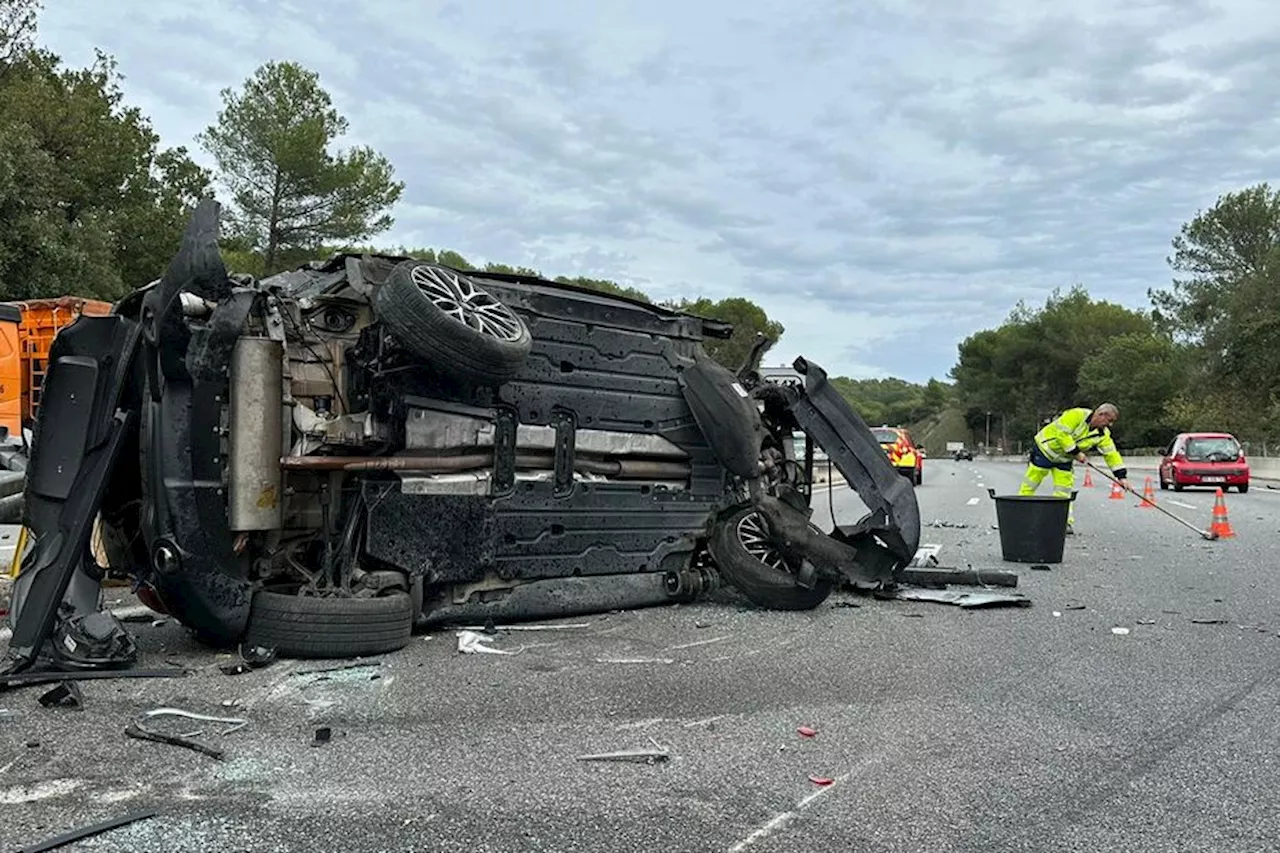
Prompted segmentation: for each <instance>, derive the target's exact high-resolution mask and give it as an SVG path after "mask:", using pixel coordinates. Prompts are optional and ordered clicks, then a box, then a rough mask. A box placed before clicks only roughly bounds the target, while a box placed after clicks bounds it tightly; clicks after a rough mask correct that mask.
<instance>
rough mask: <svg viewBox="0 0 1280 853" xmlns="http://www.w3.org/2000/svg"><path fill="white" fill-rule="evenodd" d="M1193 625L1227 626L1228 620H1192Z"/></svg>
mask: <svg viewBox="0 0 1280 853" xmlns="http://www.w3.org/2000/svg"><path fill="white" fill-rule="evenodd" d="M1191 624H1192V625H1225V624H1227V620H1226V619H1192V620H1191Z"/></svg>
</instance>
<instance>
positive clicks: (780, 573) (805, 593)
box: [707, 506, 831, 610]
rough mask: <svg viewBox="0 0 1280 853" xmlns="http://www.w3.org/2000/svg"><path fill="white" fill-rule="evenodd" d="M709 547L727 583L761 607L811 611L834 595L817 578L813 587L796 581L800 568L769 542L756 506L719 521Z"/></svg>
mask: <svg viewBox="0 0 1280 853" xmlns="http://www.w3.org/2000/svg"><path fill="white" fill-rule="evenodd" d="M707 546H708V549H709V550H710V551H711V556H712V557H713V558H714V559H715V562H716V567H717V568H719V569H720V573H721V574H722V575H724V577H725V580H727V581H728V582H729V583H731V584H732V585H733V586H734V587H735V588H736V589H737V590H738V591H739V592H741V593H742V594H743V595H744V596H746V598H747V599H748V600H749V601H751V602H752V603H753V604H757V605H759V606H760V607H767V608H769V609H770V610H812V609H813V608H815V607H817V606H818V605H819V604H821V603H822V602H824V601H826V599H827V596H829V595H831V582H830V581H827V580H822V579H815V581H814V585H813V587H812V588H805V587H803V586H800V584H799V583H797V582H796V571H797V569H798V568H799V566H798V565H795V561H794V560H789V559H788V558H787V557H785V556H784V555H783V554H782V553H781V552H780V551H778V549H777V548H776V547H775V546H774V544H773V543H772V542H770V541H769V535H768V531H767V530H766V528H765V521H764V518H763V517H762V516H761V515H760V512H759V511H758V510H756V509H755V507H752V506H743V507H739V508H738V509H737V510H735V511H734V512H732V513H731V514H729V515H728V516H727V517H726V518H724V519H722V520H720V521H719V522H717V523H716V526H715V529H714V530H713V531H712V533H711V539H710V541H709V542H708V543H707Z"/></svg>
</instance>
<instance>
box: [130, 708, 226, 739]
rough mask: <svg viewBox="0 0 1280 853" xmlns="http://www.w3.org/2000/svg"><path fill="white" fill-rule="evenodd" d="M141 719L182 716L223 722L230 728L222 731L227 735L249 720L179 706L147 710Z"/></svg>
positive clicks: (210, 721) (203, 720) (205, 721)
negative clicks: (198, 712)
mask: <svg viewBox="0 0 1280 853" xmlns="http://www.w3.org/2000/svg"><path fill="white" fill-rule="evenodd" d="M142 716H143V719H147V720H154V719H155V718H156V717H182V718H184V719H187V720H199V721H201V722H204V723H225V724H227V725H229V726H230V727H231V728H229V729H227V730H225V731H224V732H222V734H224V735H229V734H231V733H232V732H238V731H240V730H241V729H243V728H244V727H245V726H247V725H249V721H248V720H246V719H243V718H242V717H213V716H210V715H208V714H197V713H194V712H192V711H184V710H182V709H181V708H156V709H154V710H151V711H147V712H146V713H145V714H143V715H142Z"/></svg>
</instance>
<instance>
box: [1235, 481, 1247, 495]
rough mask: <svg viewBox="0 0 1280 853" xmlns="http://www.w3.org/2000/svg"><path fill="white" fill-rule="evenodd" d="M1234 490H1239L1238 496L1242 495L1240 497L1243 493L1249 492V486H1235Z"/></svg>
mask: <svg viewBox="0 0 1280 853" xmlns="http://www.w3.org/2000/svg"><path fill="white" fill-rule="evenodd" d="M1236 488H1237V489H1239V490H1240V494H1242V495H1243V494H1244V493H1245V492H1247V491H1249V484H1248V483H1245V484H1244V485H1241V486H1236Z"/></svg>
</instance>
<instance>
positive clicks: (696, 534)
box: [3, 201, 920, 672]
mask: <svg viewBox="0 0 1280 853" xmlns="http://www.w3.org/2000/svg"><path fill="white" fill-rule="evenodd" d="M217 238H218V207H217V205H216V204H215V203H214V202H211V201H210V202H205V203H203V204H202V205H201V206H200V207H198V208H197V209H196V210H195V212H194V213H193V215H192V218H191V221H190V223H189V226H188V229H187V232H186V234H185V235H184V238H183V243H182V246H181V248H180V249H179V251H178V252H177V254H176V255H175V256H174V258H173V259H172V261H171V263H170V265H169V267H168V269H167V270H166V272H165V274H164V276H163V277H162V278H160V279H159V280H157V281H155V282H153V283H151V284H149V285H147V286H146V287H143V288H140V289H139V290H137V291H135V292H134V293H132V294H130V295H129V296H127V297H125V298H124V299H123V300H121V301H120V302H119V303H117V305H116V306H115V308H114V309H113V312H112V314H111V315H110V316H103V317H92V316H82V317H81V318H80V319H79V320H77V321H76V322H75V323H74V324H73V325H72V326H70V327H68V328H66V329H65V330H63V331H62V332H61V333H60V334H59V336H58V338H57V339H56V341H55V343H54V348H53V350H52V351H51V353H50V366H49V373H48V376H47V378H46V380H45V386H44V391H43V403H42V406H41V408H40V412H39V417H38V420H37V423H36V427H35V438H34V442H33V446H32V451H31V459H30V462H29V465H28V479H27V485H26V493H25V511H24V518H23V524H24V526H25V527H26V528H27V531H28V533H29V537H28V541H29V547H28V548H27V549H26V551H25V553H24V554H23V555H22V557H21V559H22V563H21V572H20V574H19V576H18V578H17V580H16V581H15V585H14V597H13V604H12V607H11V613H10V624H11V625H12V628H13V639H12V642H11V645H10V649H9V654H8V658H7V659H6V661H5V663H4V665H3V666H4V670H5V671H6V672H17V671H20V670H22V669H26V668H29V667H31V666H33V665H34V664H36V663H37V661H39V660H44V661H46V662H47V663H49V664H50V665H51V666H54V667H55V668H82V669H92V668H101V667H120V666H128V665H130V664H132V663H133V662H134V660H135V659H136V648H135V647H134V645H133V643H132V641H131V639H130V637H129V635H128V633H127V631H125V629H124V627H123V626H122V625H120V624H119V623H118V622H116V621H115V619H114V617H112V616H111V614H110V613H109V612H108V611H105V610H103V608H102V606H101V600H102V595H101V582H102V578H103V574H104V571H106V570H108V569H110V570H111V571H112V572H115V573H120V574H123V575H126V576H128V577H129V578H130V579H131V581H132V583H133V585H134V588H135V590H136V592H137V594H138V596H139V598H140V599H141V600H142V601H143V602H144V603H146V604H147V605H148V606H149V607H151V608H152V609H154V610H156V611H158V612H160V613H168V614H172V615H173V616H174V617H175V618H176V619H178V620H179V621H180V622H182V624H184V625H186V626H187V627H188V628H190V629H192V630H193V631H194V632H195V634H196V636H197V637H199V638H201V639H202V640H204V641H205V642H208V643H210V644H214V645H218V646H231V645H235V644H241V645H250V646H259V647H267V648H272V649H275V650H278V652H279V653H280V654H281V655H286V656H295V657H348V656H353V655H360V654H372V653H378V652H384V651H391V650H394V649H397V648H400V647H402V646H403V645H404V644H405V643H407V642H408V641H409V638H410V635H411V632H412V631H413V630H414V628H415V627H419V628H421V627H424V626H427V625H430V624H436V623H447V622H452V621H472V620H476V619H486V618H494V619H501V620H515V619H528V618H541V617H545V616H552V615H573V614H576V613H583V612H591V611H598V610H608V609H615V608H620V607H637V606H647V605H656V604H662V603H665V602H673V601H691V600H694V599H696V598H698V597H699V596H701V595H703V594H705V593H706V592H708V591H710V590H712V589H714V588H716V587H717V586H718V585H720V584H721V583H722V582H723V583H725V584H727V585H728V586H730V587H732V588H734V589H736V590H737V591H738V592H740V593H741V594H742V595H743V596H744V597H746V598H747V599H749V600H750V601H752V602H753V603H755V604H756V605H759V606H761V607H766V608H777V609H809V608H813V607H816V606H817V605H818V604H820V603H821V602H822V601H823V600H825V599H826V598H827V596H828V595H829V594H830V592H831V590H832V589H833V588H835V587H836V586H840V585H847V584H852V585H855V586H856V587H860V588H864V589H867V588H880V587H884V586H886V585H892V584H893V583H894V582H895V579H896V578H897V577H898V575H899V573H900V572H901V571H902V570H903V568H904V567H905V566H907V564H908V563H909V562H910V561H911V559H912V557H913V556H914V554H915V552H916V549H917V547H918V546H919V536H920V520H919V511H918V508H917V504H916V498H915V493H914V489H913V487H912V484H911V483H910V482H909V481H908V480H907V479H905V478H903V477H900V476H898V475H897V473H896V472H895V471H894V469H893V467H892V466H891V465H890V464H889V462H888V460H887V459H886V458H885V455H884V453H883V451H882V450H881V448H880V446H879V444H878V442H877V441H876V440H875V437H874V436H873V435H872V433H871V431H870V430H869V429H868V428H867V425H866V424H865V423H864V422H863V421H862V419H861V418H860V417H859V416H858V415H857V413H856V412H854V411H853V410H852V409H851V408H850V407H849V405H848V404H847V403H846V402H845V401H844V400H843V399H842V398H841V397H840V396H839V395H838V394H837V393H836V391H835V389H834V388H833V387H832V386H831V384H830V383H829V382H827V377H826V374H825V372H824V371H823V370H822V369H821V368H820V367H819V366H817V365H815V364H812V363H809V362H807V361H806V360H804V359H797V360H796V362H795V365H794V367H795V370H796V372H797V374H798V375H799V376H800V377H801V379H800V380H791V381H771V380H765V379H763V378H761V376H760V374H759V372H758V368H759V365H758V360H759V358H760V355H761V353H762V352H763V349H764V346H765V344H764V342H763V340H761V341H759V342H758V345H757V347H756V348H755V349H754V350H753V351H752V353H751V355H750V356H749V357H748V358H747V359H746V363H745V364H743V365H739V366H737V369H736V370H730V369H729V368H726V367H724V366H722V365H720V364H718V363H717V362H715V361H714V360H712V359H711V358H710V357H709V356H708V355H707V353H706V351H705V349H704V348H703V346H702V341H703V340H705V339H707V338H716V337H727V336H728V335H729V334H731V333H732V328H731V327H730V326H728V325H727V324H724V323H721V322H718V321H713V320H708V319H705V318H700V317H695V316H692V315H689V314H684V313H681V312H678V311H674V310H670V309H667V308H663V307H660V306H654V305H650V304H648V303H644V302H639V301H636V300H631V299H627V298H624V297H620V296H616V295H612V294H605V293H599V292H595V291H590V290H586V289H582V288H577V287H573V286H570V285H565V284H558V283H554V282H550V281H546V280H543V279H539V278H534V277H531V276H522V275H505V274H495V273H472V272H463V271H459V270H454V269H451V268H448V267H445V266H442V265H440V264H435V263H428V262H425V261H421V260H416V259H413V258H406V257H396V256H389V255H371V254H363V255H354V254H348V255H338V256H335V257H334V258H331V259H330V260H328V261H326V262H324V263H319V264H310V265H307V266H305V267H303V268H300V269H297V270H293V271H290V272H286V273H282V274H279V275H275V276H271V277H268V278H264V279H261V280H257V279H254V278H252V277H249V276H245V275H234V274H230V273H228V272H227V270H226V268H225V267H224V265H223V261H222V258H221V255H220V252H219V249H218V242H217ZM801 436H803V438H804V440H803V441H802V442H797V438H798V437H801ZM798 445H802V446H803V451H802V452H801V451H798V450H797V447H798ZM819 448H820V449H821V451H823V452H825V453H826V455H827V457H828V458H829V460H830V463H831V464H832V465H833V466H834V467H835V468H836V469H837V470H838V471H839V473H840V475H841V476H842V477H843V478H844V481H845V482H846V483H848V485H849V486H851V487H852V488H854V489H855V490H856V491H857V493H858V495H859V496H860V497H861V499H862V501H863V502H864V503H865V504H866V506H867V508H868V509H869V512H868V514H867V515H866V516H865V517H864V518H863V519H862V520H861V521H859V522H858V523H857V524H855V525H852V526H846V527H837V528H836V529H835V530H833V531H832V533H830V534H826V533H823V532H822V531H821V530H819V528H818V527H816V526H815V525H814V524H813V522H812V520H811V505H812V500H813V496H814V493H815V470H814V469H815V466H814V453H815V450H817V449H819ZM95 527H97V528H98V529H99V530H100V532H101V537H102V541H103V543H104V547H103V549H102V550H103V552H104V558H103V559H104V560H105V562H106V564H107V565H101V564H100V563H99V561H98V560H97V559H95V557H94V555H93V554H92V553H91V551H90V548H89V541H90V536H91V534H93V532H94V529H95Z"/></svg>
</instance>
